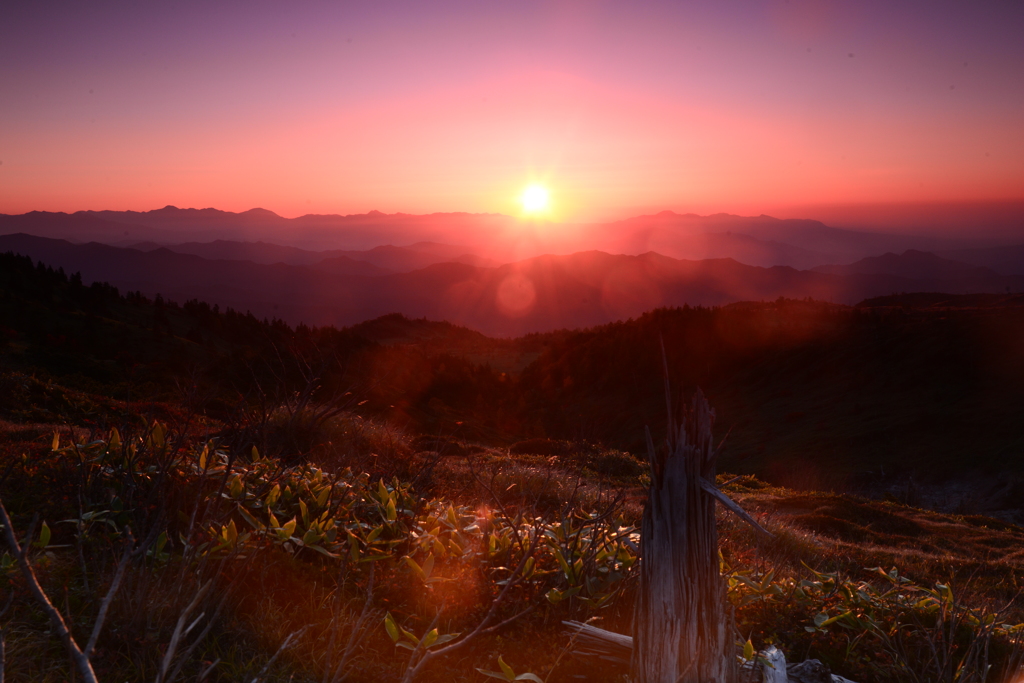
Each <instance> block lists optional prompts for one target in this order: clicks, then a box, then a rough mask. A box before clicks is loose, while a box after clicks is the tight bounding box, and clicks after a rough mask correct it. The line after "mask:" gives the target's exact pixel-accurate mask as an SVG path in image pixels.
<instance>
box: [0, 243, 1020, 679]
mask: <svg viewBox="0 0 1024 683" xmlns="http://www.w3.org/2000/svg"><path fill="white" fill-rule="evenodd" d="M0 259H4V260H3V263H2V266H3V267H0V313H2V317H0V319H2V320H3V321H4V322H3V334H4V340H5V342H6V344H5V346H4V347H3V348H2V350H0V359H2V363H3V365H2V369H0V383H2V389H3V391H2V393H0V396H2V399H0V498H2V500H3V503H4V506H5V507H6V509H7V510H8V511H9V512H10V514H11V516H12V522H13V528H14V529H15V530H16V532H17V533H18V534H19V542H23V543H29V542H31V543H32V549H31V558H32V562H33V564H34V566H35V568H36V572H37V575H38V577H39V580H40V582H41V584H42V586H43V588H44V589H45V590H46V592H47V593H48V594H49V596H50V597H51V599H52V600H53V602H54V604H55V605H57V607H58V608H59V609H60V610H61V612H62V613H63V614H64V615H65V618H66V619H67V620H68V623H69V624H70V629H71V632H72V634H73V635H74V637H75V638H76V639H77V640H78V641H79V643H81V644H84V643H85V641H87V640H88V639H89V636H90V633H91V631H92V629H93V625H94V624H95V622H96V619H97V614H98V613H99V610H100V608H101V604H102V603H103V597H104V595H105V594H106V593H107V591H108V589H109V587H110V586H111V585H112V583H113V580H114V577H115V575H116V574H117V567H118V566H119V561H120V560H121V558H125V557H127V558H128V559H126V560H124V562H125V564H124V566H125V569H124V573H123V581H122V582H121V583H120V585H119V587H118V590H117V591H116V593H114V594H112V595H113V597H112V599H111V601H110V603H109V610H108V615H109V616H108V618H107V622H106V626H105V628H104V629H102V631H101V632H99V636H98V639H97V640H96V650H95V653H94V655H93V657H92V660H93V663H94V665H95V669H96V671H97V673H98V675H99V677H100V680H109V681H116V680H132V681H135V680H140V681H141V680H145V681H150V680H154V679H155V678H156V677H157V676H158V675H159V672H160V671H161V670H164V673H165V674H167V675H168V680H171V679H173V680H206V681H235V680H242V679H244V680H252V679H253V678H259V679H260V680H295V681H323V680H340V679H341V677H343V676H347V677H348V678H347V680H350V681H371V680H373V681H377V680H395V681H397V680H401V679H402V678H403V676H410V675H411V674H412V673H415V676H412V678H413V679H415V680H418V681H441V680H444V681H451V680H456V681H479V680H483V679H484V676H483V674H480V673H479V672H478V670H481V669H482V670H486V671H492V672H494V671H499V670H500V664H499V662H498V658H499V656H500V657H502V661H504V662H506V663H507V664H509V665H511V666H512V668H513V669H514V671H515V672H516V673H522V672H533V673H535V674H537V675H538V676H540V677H541V678H542V679H543V680H545V681H547V682H550V683H560V682H563V681H565V682H568V681H572V680H578V678H577V677H578V676H580V675H586V676H588V677H589V678H590V679H591V680H606V681H613V680H621V672H619V671H616V670H615V669H614V667H609V666H606V665H596V666H595V665H594V664H593V663H590V662H588V661H587V660H586V658H580V657H576V656H574V655H572V654H571V652H570V650H571V648H570V638H569V636H568V635H566V633H565V632H564V627H563V626H562V625H561V622H562V621H563V620H565V619H576V620H581V621H582V620H589V619H593V620H595V621H594V623H597V624H599V625H601V626H603V627H605V628H608V629H611V630H616V631H619V632H625V633H628V632H629V630H630V616H631V604H632V591H633V590H634V586H635V581H636V565H635V560H636V545H635V544H636V541H637V535H636V534H637V532H636V525H637V524H638V521H639V516H640V513H641V510H642V503H643V496H644V490H645V489H644V487H645V485H646V482H647V475H646V473H645V465H644V463H643V462H642V461H641V460H640V459H638V458H637V457H636V456H634V455H632V454H631V453H635V452H636V451H637V449H636V447H635V445H634V444H635V441H636V436H637V434H638V433H642V428H643V425H644V424H650V425H651V426H652V428H653V429H654V430H655V432H657V431H658V430H659V429H661V427H660V425H661V424H662V423H663V417H662V416H663V412H664V407H663V405H664V403H663V401H664V396H663V392H662V380H661V377H660V373H661V343H662V340H664V345H665V349H666V353H667V356H668V360H669V366H670V369H671V373H672V380H673V382H674V385H675V386H676V387H677V388H679V389H680V390H689V389H690V388H692V387H693V386H696V385H700V386H702V387H704V388H705V389H706V390H707V391H708V392H709V394H710V396H711V399H712V403H713V404H714V405H715V406H716V407H717V408H718V410H719V415H720V419H719V423H718V426H717V428H716V429H717V432H718V433H719V434H722V435H724V434H725V433H726V431H730V430H731V433H730V435H729V442H728V443H729V446H728V448H727V450H726V463H727V465H726V468H727V469H730V470H733V471H744V472H750V471H759V472H765V473H767V474H768V475H769V476H770V477H771V478H772V479H773V482H774V483H768V482H767V481H765V479H763V478H757V477H754V476H751V475H750V474H746V475H744V476H740V477H738V478H737V477H734V476H732V475H720V477H719V482H720V484H721V485H723V486H724V487H725V490H727V491H728V492H729V493H730V495H732V496H733V497H734V498H735V499H737V500H738V501H740V502H741V503H742V504H743V505H744V506H745V507H747V508H748V509H749V510H750V511H751V512H753V513H754V514H755V515H756V516H757V517H758V519H759V520H760V521H761V522H762V523H763V524H764V525H766V526H767V527H768V528H769V529H771V530H772V531H773V533H774V534H775V538H774V539H773V540H770V541H765V540H764V539H760V538H757V537H754V536H753V535H752V533H751V532H750V531H749V530H748V529H747V528H746V527H743V526H741V525H739V524H738V523H737V522H735V521H734V520H733V519H732V518H729V517H723V518H722V519H721V520H720V528H721V531H722V534H723V540H722V553H723V569H724V571H725V574H726V578H727V581H728V590H729V596H730V600H731V601H732V604H733V605H734V606H735V610H736V619H737V628H738V634H737V653H738V654H739V653H741V652H742V647H741V646H742V644H743V641H744V640H746V639H748V638H749V640H750V642H751V644H752V645H753V646H754V647H755V648H760V647H763V646H765V645H767V644H769V643H778V644H779V645H780V646H781V647H783V648H784V649H785V650H786V651H787V652H788V653H791V659H803V658H805V657H815V658H818V659H820V660H822V661H823V662H825V663H826V664H828V665H829V666H830V667H831V668H832V670H833V671H834V672H836V673H841V674H843V675H846V676H847V677H849V678H852V679H854V680H858V681H862V682H868V681H901V680H907V681H911V680H921V679H920V678H914V675H922V676H925V677H926V678H925V679H926V680H953V679H943V678H942V677H941V676H942V674H941V671H940V669H941V664H942V662H941V661H940V660H943V659H944V660H948V661H949V662H954V663H961V662H963V663H964V667H965V668H964V669H963V670H962V672H963V675H962V676H961V677H960V678H959V679H957V680H961V681H964V682H966V681H980V680H989V681H1003V680H1006V679H1007V677H1008V676H1009V673H1010V672H1011V671H1012V670H1013V668H1014V667H1015V666H1016V662H1017V660H1016V659H1015V657H1017V655H1016V654H1015V653H1016V652H1018V650H1017V649H1016V646H1017V638H1018V635H1017V634H1018V632H1019V628H1018V627H1016V626H1013V625H1014V624H1017V623H1018V622H1021V621H1024V612H1021V609H1020V606H1019V605H1017V604H1016V602H1014V598H1015V597H1016V595H1017V593H1018V591H1019V586H1018V581H1019V579H1018V577H1019V576H1020V575H1021V572H1022V570H1024V566H1022V562H1024V532H1022V531H1021V529H1020V528H1019V527H1017V526H1014V525H1012V524H1008V523H1006V522H1004V521H999V520H996V519H993V518H991V517H986V516H983V515H977V514H964V513H966V512H969V511H968V510H966V509H964V510H961V514H943V513H939V512H935V511H934V510H929V509H927V507H926V506H925V505H924V503H927V502H928V501H926V500H924V496H923V494H922V493H921V492H920V490H919V489H917V488H915V487H914V485H913V483H912V482H908V483H907V485H906V486H905V487H904V488H903V489H902V490H901V491H902V493H901V494H900V495H898V496H895V497H892V496H890V499H889V500H872V499H869V498H864V497H859V496H856V495H852V494H850V493H843V492H834V491H827V492H822V491H820V490H819V489H820V488H822V484H824V483H828V482H837V481H839V482H840V483H841V480H842V479H843V478H845V479H846V481H847V482H849V481H851V480H852V478H853V476H854V475H855V474H856V473H857V472H859V471H860V469H858V468H861V469H865V468H869V467H871V466H874V465H875V464H877V465H878V466H879V467H881V466H883V465H884V467H886V468H887V469H889V471H890V472H891V471H892V469H893V468H897V467H903V468H904V469H905V470H907V471H909V470H910V469H911V468H913V467H914V466H915V465H918V464H919V463H921V462H922V460H921V459H924V458H926V457H927V458H928V459H927V460H924V462H926V463H930V467H931V468H932V469H933V470H938V469H939V468H940V467H941V468H943V471H942V474H946V475H952V474H956V473H960V474H963V473H965V472H971V471H973V470H974V469H975V468H976V467H978V466H984V465H986V464H989V465H991V466H993V467H995V466H996V465H995V464H998V460H997V459H996V456H997V455H998V453H1000V452H1003V450H1007V449H1013V448H1016V447H1017V444H1018V441H1016V440H1015V439H1019V438H1020V435H1019V434H1017V433H1015V431H1014V429H1013V425H1019V424H1021V423H1022V422H1021V421H1020V420H1019V419H1018V417H1017V415H1018V413H1017V411H1019V410H1020V408H1019V406H1020V405H1021V403H1020V401H1019V400H1017V396H1018V394H1017V393H1015V392H1019V391H1020V389H1019V387H1020V384H1019V381H1018V380H1019V378H1020V372H1021V363H1020V359H1019V358H1017V356H1016V354H1015V353H1014V346H1013V344H1014V340H1015V339H1017V337H1014V336H1013V335H1016V334H1019V332H1020V320H1021V317H1020V314H1019V311H1020V309H1019V308H1017V307H1015V305H1016V302H1014V301H1012V300H1009V301H1008V300H997V301H990V300H989V301H968V302H965V301H963V300H960V301H958V302H949V301H948V300H944V299H936V298H935V297H931V298H928V297H925V298H924V299H921V298H920V297H919V298H918V300H886V301H876V302H868V303H869V304H870V305H866V306H864V307H861V308H849V307H841V306H834V305H830V304H823V303H817V302H796V301H778V302H774V303H766V304H746V305H737V306H732V307H726V308H721V309H704V308H693V309H689V308H685V309H674V310H659V311H654V312H652V313H650V314H647V315H645V316H643V317H642V318H640V319H639V320H635V321H629V322H626V323H621V324H617V325H612V326H606V327H602V328H595V329H592V330H585V331H575V332H559V333H554V334H547V335H533V336H530V337H526V338H522V339H516V340H494V339H488V338H487V337H484V336H482V335H479V334H476V333H473V332H470V331H467V330H464V329H461V328H458V327H455V326H452V325H449V324H447V323H436V322H428V321H415V320H408V319H405V318H402V317H400V316H386V317H384V318H381V319H378V320H374V321H369V322H367V323H364V324H362V325H359V326H356V327H354V328H350V329H348V330H341V331H339V330H333V329H330V328H324V329H311V328H301V327H300V328H299V329H292V328H290V327H288V326H287V325H284V324H282V323H280V322H276V321H260V320H257V319H256V318H254V317H252V316H251V315H246V314H240V313H237V312H234V311H223V312H221V311H218V310H216V309H213V308H210V307H208V306H206V305H205V304H202V303H200V302H189V303H186V304H183V305H180V306H179V305H177V304H175V303H172V302H167V301H159V300H158V301H152V300H148V299H145V298H144V297H141V296H139V295H137V294H127V295H122V294H120V293H118V292H117V291H116V290H114V289H113V288H110V287H105V286H102V285H96V286H92V287H83V286H82V284H81V282H80V281H79V280H78V279H77V278H76V277H75V276H70V277H69V276H67V275H66V274H64V273H61V272H59V271H56V272H55V271H52V270H50V269H47V268H45V267H40V266H37V265H35V264H32V263H31V262H30V261H28V260H26V259H20V258H17V257H13V256H9V255H8V256H5V257H0ZM966 303H970V304H972V306H971V307H967V306H965V305H964V304H966ZM982 304H983V305H982ZM929 369H930V370H929ZM1002 421H1007V422H1008V424H1002ZM844 430H845V431H844ZM879 434H883V435H884V434H894V435H898V438H896V439H894V440H893V442H892V443H889V442H887V441H884V440H880V439H878V438H877V435H879ZM968 436H970V437H971V439H973V440H972V441H970V448H971V450H969V451H968V450H959V451H958V450H957V449H964V448H967V447H966V446H964V443H966V441H965V442H961V441H958V439H965V440H966V439H967V438H968ZM851 439H852V441H851ZM857 439H863V440H864V441H863V442H857V441H856V440H857ZM917 441H921V442H923V445H920V446H917V445H916V443H917ZM829 444H832V445H829ZM837 444H838V445H837ZM843 444H845V450H843V449H842V448H840V447H839V446H840V445H843ZM894 449H895V450H894ZM899 449H902V450H899ZM915 449H916V450H915ZM986 449H991V450H986ZM1010 452H1012V451H1010ZM964 453H969V456H964V455H963V454H964ZM958 454H959V457H958ZM915 458H918V460H915ZM986 458H987V460H986ZM993 463H995V464H993ZM812 466H813V467H812ZM1016 466H1017V465H1016V463H1014V462H1012V461H1008V462H1007V463H1006V468H1005V469H1006V471H1016V469H1015V468H1016ZM825 475H828V476H825ZM786 480H790V481H795V482H796V483H800V484H803V486H802V490H794V489H792V488H783V487H780V486H779V485H778V482H779V481H786ZM1007 481H1009V479H1007ZM1011 483H1012V482H1011ZM1004 493H1005V496H1009V497H1012V496H1013V495H1014V489H1013V487H1012V486H1011V487H1009V488H1008V489H1007V490H1006V491H1005V492H1004ZM908 503H909V504H908ZM30 529H31V533H29V530H30ZM126 548H127V549H129V550H130V549H134V554H131V555H125V554H124V552H125V549H126ZM0 571H2V572H3V577H4V582H5V584H4V585H5V586H6V588H5V590H6V591H8V595H12V596H13V598H12V600H13V602H12V603H11V606H10V607H9V608H8V610H7V611H6V612H4V613H3V615H2V616H0V628H2V631H0V635H2V636H3V640H4V642H5V644H6V653H7V654H6V667H5V668H6V674H7V680H13V681H63V680H68V679H69V678H71V677H72V676H73V674H72V666H71V664H70V662H69V659H68V658H67V656H66V654H65V652H64V649H63V647H62V646H61V644H60V641H59V639H58V638H57V637H56V634H55V633H54V632H53V629H52V626H51V625H50V624H49V623H48V621H47V619H46V617H45V616H44V615H43V613H42V612H41V611H40V609H39V606H38V603H37V602H36V601H34V600H33V599H32V598H31V596H30V595H29V594H28V591H27V584H26V579H25V577H24V576H22V575H21V574H20V573H19V571H18V568H17V566H16V563H15V562H14V560H13V552H12V550H11V549H10V548H9V549H8V553H7V554H6V555H4V556H3V557H2V559H0ZM193 622H194V623H195V626H194V628H193V630H192V631H189V632H188V633H187V634H186V635H185V636H184V637H182V636H181V632H183V631H184V630H185V627H187V626H188V624H189V623H193ZM943 624H945V626H943ZM950 624H952V626H950ZM179 625H180V629H179V628H178V627H179ZM491 627H494V628H493V629H491ZM435 629H436V630H435ZM176 631H179V636H178V637H177V640H176V636H175V632H176ZM473 634H476V635H473ZM417 642H422V643H424V644H425V645H423V646H419V647H418V646H417ZM460 643H464V644H460ZM427 645H429V647H427ZM933 645H935V646H936V647H935V648H933V647H932V646H933ZM449 646H457V647H455V649H453V650H451V651H450V652H448V651H444V650H442V648H446V647H449ZM435 653H436V654H435ZM982 654H984V657H987V660H986V661H987V662H988V664H990V665H991V671H990V673H989V675H988V678H986V679H983V678H982V677H981V676H980V673H979V672H981V671H982V670H983V669H984V662H983V661H982V659H983V658H982ZM972 658H974V659H972ZM420 663H422V666H419V668H416V667H417V665H418V664H420ZM165 665H166V666H165ZM175 670H177V673H176V674H175ZM929 672H931V673H929ZM171 674H174V676H171ZM335 674H337V676H335ZM933 674H934V675H933Z"/></svg>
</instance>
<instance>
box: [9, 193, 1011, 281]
mask: <svg viewBox="0 0 1024 683" xmlns="http://www.w3.org/2000/svg"><path fill="white" fill-rule="evenodd" d="M16 232H24V233H28V234H34V235H37V236H43V237H52V238H60V239H67V240H70V241H72V242H78V243H83V242H90V241H98V242H103V243H106V244H112V245H116V246H130V245H137V244H140V243H145V242H150V243H152V244H153V245H164V246H169V245H182V244H185V243H210V242H215V241H222V242H247V243H259V242H264V243H269V244H279V245H285V246H290V247H295V248H299V249H302V250H306V251H330V250H334V251H339V252H342V253H337V254H334V256H350V257H352V258H355V259H357V260H366V261H369V262H370V263H374V265H378V266H380V267H382V268H385V269H389V270H412V269H415V268H417V267H424V266H425V265H429V264H427V263H424V262H422V261H419V262H416V263H412V262H411V261H407V262H404V264H395V263H389V262H387V261H386V260H385V261H380V260H377V257H381V258H383V255H382V254H378V255H371V254H367V255H364V256H359V255H356V254H354V253H351V252H366V251H369V250H372V249H374V248H375V247H380V246H381V245H411V246H409V247H402V248H403V249H411V250H413V251H414V252H416V253H418V254H428V253H433V255H434V256H435V257H437V256H443V259H435V261H434V262H438V261H440V260H459V261H462V262H466V263H472V264H473V265H494V264H493V263H491V262H489V261H487V260H486V259H491V260H493V261H496V262H498V263H509V262H514V261H520V260H523V259H525V258H531V257H534V256H537V255H541V254H561V255H566V254H571V253H575V252H578V251H581V250H585V249H595V250H599V251H605V252H609V253H616V254H627V255H639V254H643V253H646V252H648V251H654V252H657V253H660V254H664V255H666V256H671V257H673V258H680V259H687V260H703V259H708V258H733V259H735V260H737V261H739V262H741V263H745V264H747V265H759V266H774V265H788V266H792V267H796V268H801V269H806V268H810V267H813V266H818V265H823V264H827V263H844V262H845V263H848V262H852V261H856V260H857V259H860V258H863V257H866V256H875V255H878V254H882V253H885V252H890V251H891V252H897V253H899V252H903V251H905V250H907V249H917V250H925V251H931V252H935V251H937V250H940V249H942V250H953V249H965V248H971V247H977V246H981V244H980V243H977V242H975V241H972V240H971V239H970V236H967V237H964V238H962V239H949V238H946V239H936V238H929V237H925V236H921V235H896V234H885V233H877V232H859V231H856V230H845V229H838V228H833V227H830V226H827V225H825V224H823V223H821V222H820V221H815V220H807V219H779V218H774V217H771V216H764V215H762V216H752V217H751V216H734V215H729V214H715V215H711V216H698V215H695V214H676V213H673V212H671V211H663V212H661V213H658V214H654V215H650V216H637V217H634V218H630V219H627V220H622V221H616V222H611V223H580V224H570V223H549V222H545V221H537V220H527V219H522V218H516V217H512V216H503V215H498V214H469V213H438V214H430V215H409V214H401V213H397V214H384V213H381V212H379V211H371V212H369V213H366V214H355V215H348V216H339V215H306V216H299V217H297V218H283V217H281V216H278V215H276V214H274V213H273V212H271V211H266V210H263V209H252V210H250V211H245V212H241V213H232V212H229V211H220V210H217V209H179V208H176V207H173V206H168V207H164V208H162V209H158V210H155V211H141V212H140V211H96V212H78V213H75V214H62V213H45V212H33V213H32V214H25V215H23V216H4V215H0V234H5V233H16ZM430 243H439V244H442V245H450V244H458V245H463V246H461V247H460V249H461V251H459V253H451V252H447V253H444V254H440V253H435V252H436V250H432V249H429V248H426V247H425V246H424V245H426V244H430ZM986 246H991V241H988V242H986ZM227 247H228V245H223V244H222V245H220V247H218V249H227ZM186 248H187V249H189V253H197V255H200V256H204V257H207V258H222V259H227V260H254V261H256V262H266V263H272V262H277V261H282V262H284V263H292V264H294V265H308V264H309V263H310V262H311V261H309V260H307V258H308V257H306V256H301V255H298V254H296V253H292V254H290V255H288V256H286V257H285V258H274V257H273V256H264V255H261V254H259V253H258V250H253V249H251V248H250V249H249V251H248V253H241V252H235V253H230V252H229V251H219V250H214V249H212V248H209V247H204V248H202V250H199V247H196V246H194V245H190V246H189V247H186ZM175 250H177V251H183V250H184V249H183V248H176V249H175ZM469 255H472V256H469ZM406 256H408V255H406ZM473 257H476V259H474V258H473ZM271 259H272V260H271ZM478 259H479V260H478Z"/></svg>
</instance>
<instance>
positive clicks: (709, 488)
mask: <svg viewBox="0 0 1024 683" xmlns="http://www.w3.org/2000/svg"><path fill="white" fill-rule="evenodd" d="M700 487H701V489H703V490H704V492H705V493H709V494H711V495H712V496H714V498H715V500H717V501H718V502H719V503H721V504H722V505H724V506H725V507H726V508H727V509H728V510H729V511H731V512H732V513H733V514H735V515H736V516H737V517H739V518H740V519H742V520H743V521H744V522H746V523H747V524H749V525H750V526H752V527H754V528H755V529H757V530H758V531H760V532H761V533H762V534H767V535H768V536H770V537H773V538H774V536H775V535H774V534H773V533H772V532H770V531H768V530H767V529H765V528H764V527H763V526H761V525H760V524H758V523H757V520H756V519H754V518H753V517H751V516H750V514H749V513H748V512H747V511H746V510H744V509H743V508H741V507H740V506H739V503H737V502H736V501H734V500H733V499H732V498H730V497H729V496H727V495H725V494H724V493H722V491H721V490H720V489H719V488H718V487H717V486H715V485H714V484H712V483H711V482H710V481H708V480H707V479H705V478H704V477H701V478H700Z"/></svg>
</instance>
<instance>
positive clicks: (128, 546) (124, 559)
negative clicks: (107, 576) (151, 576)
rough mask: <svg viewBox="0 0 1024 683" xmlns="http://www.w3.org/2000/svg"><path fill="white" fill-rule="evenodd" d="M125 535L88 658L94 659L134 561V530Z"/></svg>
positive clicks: (99, 614) (92, 638) (86, 651)
mask: <svg viewBox="0 0 1024 683" xmlns="http://www.w3.org/2000/svg"><path fill="white" fill-rule="evenodd" d="M125 533H126V536H127V537H128V538H127V540H126V542H125V548H124V553H122V555H121V561H120V562H118V563H117V571H116V572H114V580H113V581H112V582H111V583H110V590H108V591H107V595H106V596H105V597H104V598H103V602H102V603H100V611H99V613H98V614H97V615H96V623H95V624H93V627H92V635H90V636H89V643H88V644H87V645H86V646H85V656H86V657H92V653H93V650H95V649H96V641H97V640H99V637H100V632H101V631H102V630H103V622H104V621H105V620H106V618H107V610H108V609H110V603H111V602H113V600H114V596H115V595H116V594H117V589H118V588H120V587H121V579H123V578H124V570H125V569H127V568H128V562H129V561H130V560H131V559H132V545H133V544H132V541H133V540H134V539H133V538H132V530H131V529H125Z"/></svg>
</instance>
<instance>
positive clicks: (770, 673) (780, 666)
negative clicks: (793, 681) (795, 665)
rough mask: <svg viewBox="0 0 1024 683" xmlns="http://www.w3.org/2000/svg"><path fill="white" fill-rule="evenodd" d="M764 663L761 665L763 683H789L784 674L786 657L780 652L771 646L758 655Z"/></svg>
mask: <svg viewBox="0 0 1024 683" xmlns="http://www.w3.org/2000/svg"><path fill="white" fill-rule="evenodd" d="M760 654H761V657H763V658H764V661H763V662H762V663H761V680H762V681H763V683H789V676H788V675H787V672H786V655H784V654H782V650H780V649H779V648H777V647H775V646H774V645H771V646H770V647H769V648H768V649H767V650H764V651H763V652H761V653H760Z"/></svg>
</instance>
